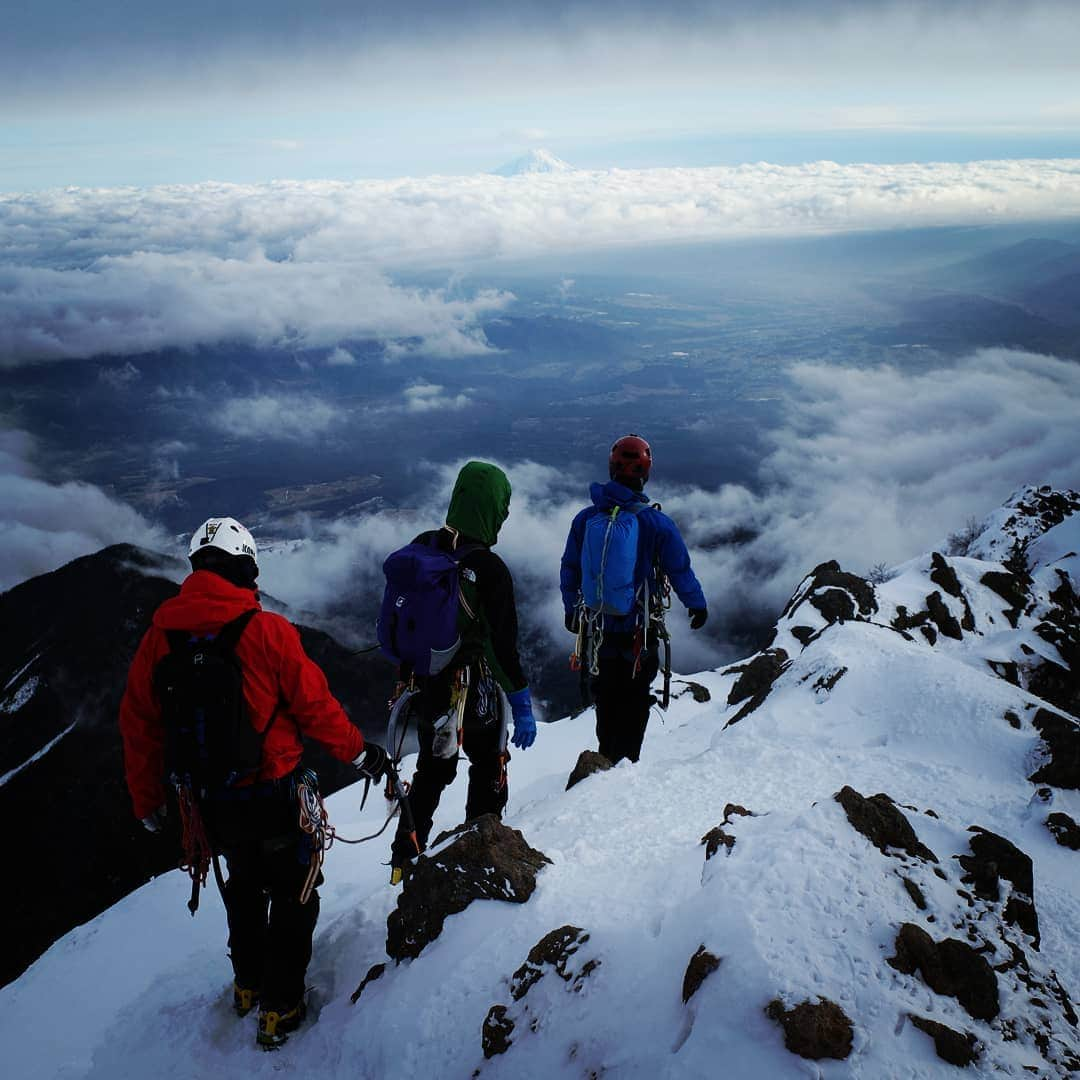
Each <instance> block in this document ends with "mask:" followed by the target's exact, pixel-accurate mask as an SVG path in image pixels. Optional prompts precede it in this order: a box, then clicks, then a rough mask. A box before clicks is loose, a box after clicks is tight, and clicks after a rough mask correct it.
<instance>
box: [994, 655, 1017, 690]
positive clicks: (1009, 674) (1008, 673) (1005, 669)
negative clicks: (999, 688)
mask: <svg viewBox="0 0 1080 1080" xmlns="http://www.w3.org/2000/svg"><path fill="white" fill-rule="evenodd" d="M986 666H987V667H989V668H990V670H991V671H992V672H993V673H994V674H995V675H996V676H997V677H998V678H999V679H1004V680H1005V681H1006V682H1007V683H1011V684H1012V685H1013V686H1019V685H1020V669H1019V667H1017V664H1016V661H1015V660H987V661H986Z"/></svg>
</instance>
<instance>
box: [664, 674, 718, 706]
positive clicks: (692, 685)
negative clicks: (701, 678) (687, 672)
mask: <svg viewBox="0 0 1080 1080" xmlns="http://www.w3.org/2000/svg"><path fill="white" fill-rule="evenodd" d="M678 682H679V683H680V684H681V685H683V686H685V687H686V690H680V691H679V693H678V694H675V695H673V696H674V697H682V696H683V694H684V693H686V692H687V691H689V692H690V695H691V697H693V699H694V700H695V701H696V702H697V703H698V704H699V705H704V704H705V703H706V702H708V701H712V694H711V693H710V692H709V688H708V687H707V686H702V685H701V683H697V682H692V681H691V680H690V679H679V680H678Z"/></svg>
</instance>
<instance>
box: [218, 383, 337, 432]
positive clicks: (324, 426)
mask: <svg viewBox="0 0 1080 1080" xmlns="http://www.w3.org/2000/svg"><path fill="white" fill-rule="evenodd" d="M346 415H347V414H346V413H345V411H344V410H343V409H340V408H338V407H337V406H336V405H331V404H330V403H329V402H328V401H323V400H322V399H321V398H316V397H303V396H301V395H298V394H253V395H252V396H250V397H237V398H230V399H229V400H228V401H226V402H225V403H224V404H222V405H221V406H220V407H219V408H218V409H217V410H216V411H215V412H213V413H211V415H210V422H211V423H212V424H213V425H214V426H215V427H216V428H217V429H218V430H219V431H221V432H222V433H223V434H225V435H229V436H231V437H232V438H236V439H269V440H275V439H284V440H288V441H290V442H312V441H314V440H315V439H318V438H319V437H320V436H322V435H325V434H326V432H328V431H329V430H330V429H331V428H333V427H335V426H336V425H337V424H339V423H341V422H342V421H343V420H344V419H345V418H346Z"/></svg>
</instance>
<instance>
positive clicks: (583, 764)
mask: <svg viewBox="0 0 1080 1080" xmlns="http://www.w3.org/2000/svg"><path fill="white" fill-rule="evenodd" d="M613 767H614V766H612V764H611V762H610V761H608V759H607V758H606V757H604V755H603V754H598V753H597V752H596V751H595V750H582V751H581V753H580V754H579V755H578V759H577V764H576V765H575V766H574V771H573V772H572V773H571V774H570V778H569V779H568V780H567V781H566V790H567V791H569V790H570V789H571V788H572V787H573V786H574V785H575V784H580V783H581V781H582V780H584V779H585V777H586V776H592V774H593V773H598V772H607V770H608V769H611V768H613Z"/></svg>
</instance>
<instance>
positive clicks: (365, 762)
mask: <svg viewBox="0 0 1080 1080" xmlns="http://www.w3.org/2000/svg"><path fill="white" fill-rule="evenodd" d="M389 764H390V759H389V758H388V757H387V756H386V751H385V750H384V749H383V748H382V747H381V746H379V745H378V744H377V743H371V742H369V743H364V751H363V753H362V754H360V755H359V756H358V757H356V758H354V759H353V765H355V766H356V771H357V772H358V773H359V774H360V775H361V776H363V777H364V778H365V779H367V780H373V781H376V782H378V781H379V780H381V779H382V778H383V777H384V776H385V775H386V772H387V768H388V767H389Z"/></svg>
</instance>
